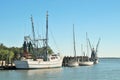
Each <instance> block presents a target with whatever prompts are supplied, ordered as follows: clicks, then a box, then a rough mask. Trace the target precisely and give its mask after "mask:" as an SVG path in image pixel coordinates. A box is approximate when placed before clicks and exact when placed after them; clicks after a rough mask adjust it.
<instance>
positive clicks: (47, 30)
mask: <svg viewBox="0 0 120 80" xmlns="http://www.w3.org/2000/svg"><path fill="white" fill-rule="evenodd" d="M47 56H48V11H47V13H46V60H48V58H47Z"/></svg>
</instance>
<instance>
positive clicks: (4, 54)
mask: <svg viewBox="0 0 120 80" xmlns="http://www.w3.org/2000/svg"><path fill="white" fill-rule="evenodd" d="M44 49H45V48H44V47H43V48H38V52H39V54H42V55H44ZM47 49H48V54H53V53H54V52H53V51H52V49H51V48H50V47H48V48H47ZM23 53H24V49H23V46H22V47H7V46H5V45H4V44H2V43H0V61H6V62H7V63H11V62H12V61H13V60H18V59H20V57H21V56H23Z"/></svg>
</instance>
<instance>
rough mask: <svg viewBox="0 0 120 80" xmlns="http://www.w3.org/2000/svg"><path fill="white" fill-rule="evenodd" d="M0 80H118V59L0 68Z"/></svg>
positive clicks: (119, 67)
mask: <svg viewBox="0 0 120 80" xmlns="http://www.w3.org/2000/svg"><path fill="white" fill-rule="evenodd" d="M0 80H120V59H100V63H99V64H96V65H94V66H80V67H73V68H71V67H62V68H55V69H36V70H1V71H0Z"/></svg>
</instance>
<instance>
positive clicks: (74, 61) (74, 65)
mask: <svg viewBox="0 0 120 80" xmlns="http://www.w3.org/2000/svg"><path fill="white" fill-rule="evenodd" d="M73 43H74V58H73V59H72V60H70V61H69V62H68V66H69V67H77V66H79V63H78V61H77V57H76V48H75V33H74V25H73Z"/></svg>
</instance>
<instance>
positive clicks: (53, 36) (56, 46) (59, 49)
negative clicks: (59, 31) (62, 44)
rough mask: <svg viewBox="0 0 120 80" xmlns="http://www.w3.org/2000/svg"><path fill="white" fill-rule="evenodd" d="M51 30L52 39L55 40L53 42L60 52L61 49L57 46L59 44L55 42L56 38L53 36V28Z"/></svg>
mask: <svg viewBox="0 0 120 80" xmlns="http://www.w3.org/2000/svg"><path fill="white" fill-rule="evenodd" d="M49 30H50V33H51V36H52V38H53V41H54V43H55V47H56V48H57V51H60V49H59V47H58V45H57V43H56V41H55V38H54V36H53V33H52V30H51V28H50V29H49Z"/></svg>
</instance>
